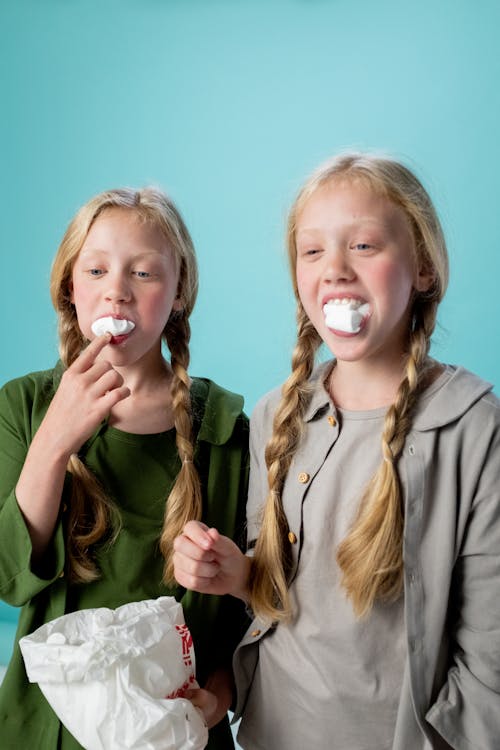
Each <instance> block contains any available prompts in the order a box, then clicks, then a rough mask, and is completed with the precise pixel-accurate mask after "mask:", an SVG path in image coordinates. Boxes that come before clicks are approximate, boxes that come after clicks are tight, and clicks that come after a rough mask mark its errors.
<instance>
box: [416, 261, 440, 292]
mask: <svg viewBox="0 0 500 750" xmlns="http://www.w3.org/2000/svg"><path fill="white" fill-rule="evenodd" d="M435 279H436V275H435V273H434V272H433V271H431V270H430V269H429V268H427V267H426V266H421V267H420V268H419V269H418V271H417V274H416V278H415V284H414V287H415V289H416V291H417V292H428V291H429V289H430V288H431V286H432V285H433V283H434V281H435Z"/></svg>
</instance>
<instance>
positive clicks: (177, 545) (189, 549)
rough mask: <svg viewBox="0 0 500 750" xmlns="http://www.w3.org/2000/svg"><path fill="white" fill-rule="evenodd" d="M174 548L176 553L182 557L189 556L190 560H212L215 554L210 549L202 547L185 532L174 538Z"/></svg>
mask: <svg viewBox="0 0 500 750" xmlns="http://www.w3.org/2000/svg"><path fill="white" fill-rule="evenodd" d="M174 550H175V553H176V554H178V555H181V556H183V557H189V558H191V559H192V560H199V561H203V562H212V561H213V560H215V555H214V553H213V551H212V550H207V549H203V548H202V547H200V545H199V544H197V543H196V542H193V540H192V539H190V538H189V537H188V536H186V535H185V534H181V535H180V536H178V537H176V539H174Z"/></svg>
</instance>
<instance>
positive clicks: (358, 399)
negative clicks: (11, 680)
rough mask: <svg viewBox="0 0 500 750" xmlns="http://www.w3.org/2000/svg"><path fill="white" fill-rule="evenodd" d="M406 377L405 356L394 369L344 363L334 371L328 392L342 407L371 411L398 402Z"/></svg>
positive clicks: (393, 364) (337, 363)
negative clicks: (396, 400) (402, 383)
mask: <svg viewBox="0 0 500 750" xmlns="http://www.w3.org/2000/svg"><path fill="white" fill-rule="evenodd" d="M404 376H405V361H404V358H403V357H401V358H400V359H399V360H396V361H395V362H393V363H392V364H391V366H387V364H386V365H384V366H376V365H374V364H373V363H365V362H345V361H340V362H336V364H335V367H334V368H333V370H332V372H331V375H330V378H329V381H328V384H327V389H328V392H329V393H330V396H331V397H332V400H333V402H334V403H335V404H336V405H337V406H338V407H339V408H341V409H348V410H349V411H368V410H370V409H378V408H381V407H383V406H390V404H392V403H394V400H395V398H396V394H397V392H398V388H399V386H400V384H401V381H402V380H403V378H404Z"/></svg>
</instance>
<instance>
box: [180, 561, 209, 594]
mask: <svg viewBox="0 0 500 750" xmlns="http://www.w3.org/2000/svg"><path fill="white" fill-rule="evenodd" d="M174 576H175V580H176V581H177V583H178V584H179V585H180V586H184V588H185V589H188V590H189V591H198V592H199V593H200V594H212V593H214V594H216V593H220V592H219V591H218V590H214V589H215V587H218V584H219V581H218V579H217V577H214V578H202V577H201V576H193V575H189V573H185V572H184V571H183V570H179V569H178V568H176V567H175V565H174Z"/></svg>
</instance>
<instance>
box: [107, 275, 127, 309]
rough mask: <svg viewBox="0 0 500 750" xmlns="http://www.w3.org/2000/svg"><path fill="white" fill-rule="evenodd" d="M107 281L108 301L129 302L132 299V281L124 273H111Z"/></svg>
mask: <svg viewBox="0 0 500 750" xmlns="http://www.w3.org/2000/svg"><path fill="white" fill-rule="evenodd" d="M107 282H108V283H107V286H106V300H107V301H108V302H114V303H116V302H128V301H129V300H130V298H131V289H130V283H129V280H128V278H127V276H126V275H125V274H124V273H114V274H112V273H109V274H108V277H107Z"/></svg>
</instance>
